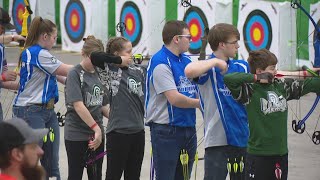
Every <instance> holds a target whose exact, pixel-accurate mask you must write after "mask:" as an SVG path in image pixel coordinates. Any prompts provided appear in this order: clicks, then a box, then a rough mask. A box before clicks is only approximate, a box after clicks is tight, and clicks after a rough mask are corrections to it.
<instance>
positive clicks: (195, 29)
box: [183, 6, 208, 54]
mask: <svg viewBox="0 0 320 180" xmlns="http://www.w3.org/2000/svg"><path fill="white" fill-rule="evenodd" d="M183 21H184V22H186V23H187V24H188V26H189V30H190V34H191V39H192V41H191V43H190V48H189V52H190V53H191V54H198V53H200V49H201V44H202V42H201V37H202V36H204V30H205V28H206V27H208V21H207V18H206V16H205V15H204V13H203V11H202V10H201V9H200V8H198V7H196V6H192V7H190V8H189V9H188V10H187V12H186V13H185V15H184V17H183Z"/></svg>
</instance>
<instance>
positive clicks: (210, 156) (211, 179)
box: [204, 146, 246, 180]
mask: <svg viewBox="0 0 320 180" xmlns="http://www.w3.org/2000/svg"><path fill="white" fill-rule="evenodd" d="M245 159H246V148H241V147H236V146H213V147H208V148H206V149H205V154H204V180H225V179H226V177H227V175H228V169H227V164H228V163H229V165H231V166H229V167H230V169H229V171H230V172H229V174H230V180H244V176H245V173H244V169H242V170H240V165H239V164H240V162H241V161H242V162H243V163H245ZM235 163H236V164H238V166H237V167H238V168H237V170H236V171H234V168H233V167H234V164H235Z"/></svg>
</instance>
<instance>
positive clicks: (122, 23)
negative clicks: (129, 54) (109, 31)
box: [109, 0, 150, 55]
mask: <svg viewBox="0 0 320 180" xmlns="http://www.w3.org/2000/svg"><path fill="white" fill-rule="evenodd" d="M149 4H150V2H149V1H144V0H132V1H128V0H118V1H116V21H115V22H116V27H115V28H116V35H117V36H123V37H125V38H127V39H128V40H130V41H131V43H132V46H133V53H140V54H143V55H148V54H149V52H150V49H149V48H150V37H149V36H150V32H149V28H148V13H147V12H148V11H149V10H148V6H149ZM109 28H110V27H109Z"/></svg>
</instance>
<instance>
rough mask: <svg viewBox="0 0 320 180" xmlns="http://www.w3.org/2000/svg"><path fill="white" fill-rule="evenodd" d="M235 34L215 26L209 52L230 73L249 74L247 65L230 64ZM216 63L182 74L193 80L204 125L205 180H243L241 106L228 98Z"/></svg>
mask: <svg viewBox="0 0 320 180" xmlns="http://www.w3.org/2000/svg"><path fill="white" fill-rule="evenodd" d="M239 39H240V34H239V31H238V30H237V29H236V28H235V27H234V26H233V25H230V24H224V23H220V24H216V25H215V26H213V27H212V28H211V29H210V31H209V34H208V42H209V44H210V47H211V49H212V51H213V53H212V55H211V57H212V58H213V57H216V58H219V59H221V60H223V61H224V62H225V63H226V65H227V67H228V70H227V72H226V73H231V72H244V73H248V72H249V67H248V63H247V62H246V61H243V60H232V58H234V57H235V56H236V54H237V51H238V48H239V44H238V41H239ZM217 62H219V61H218V60H216V59H209V60H204V61H197V62H192V63H190V64H189V65H188V66H187V67H186V69H185V73H186V76H187V77H188V78H196V82H197V83H198V85H199V90H200V98H201V104H202V110H203V115H204V124H205V155H204V161H205V175H204V179H205V180H225V179H226V176H227V174H228V171H229V173H230V179H244V173H243V172H244V169H243V168H244V160H245V157H244V156H245V149H246V146H247V142H248V136H249V129H248V122H247V114H246V111H245V108H244V106H243V105H242V104H239V103H237V102H236V101H235V100H234V99H233V98H232V96H231V93H230V91H229V89H228V88H227V87H226V85H225V84H224V81H223V73H221V71H222V69H221V67H220V66H218V67H217V66H216V64H217ZM197 77H199V78H197Z"/></svg>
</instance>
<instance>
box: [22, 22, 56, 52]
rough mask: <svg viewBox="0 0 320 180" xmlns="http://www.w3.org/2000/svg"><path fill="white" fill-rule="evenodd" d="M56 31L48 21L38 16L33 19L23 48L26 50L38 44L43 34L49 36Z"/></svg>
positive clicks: (53, 25) (54, 26)
mask: <svg viewBox="0 0 320 180" xmlns="http://www.w3.org/2000/svg"><path fill="white" fill-rule="evenodd" d="M56 29H57V26H56V25H55V24H54V23H53V22H52V21H50V20H49V19H42V17H40V16H36V17H35V18H33V20H32V22H31V24H30V28H29V34H28V37H27V39H26V43H25V48H28V47H30V46H32V45H34V44H36V43H37V42H38V39H39V37H40V36H41V35H42V34H44V33H47V34H50V33H52V32H53V31H54V30H56Z"/></svg>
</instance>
